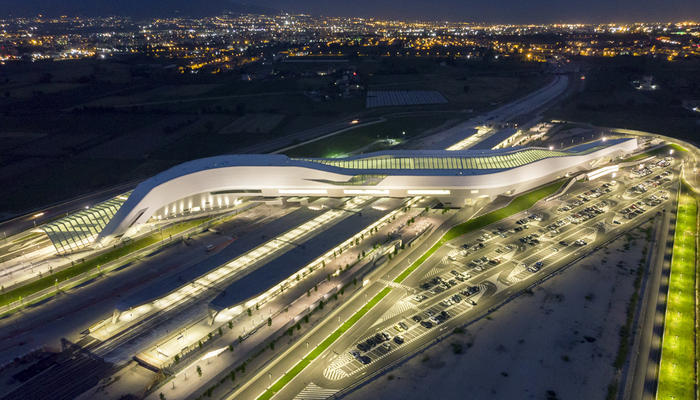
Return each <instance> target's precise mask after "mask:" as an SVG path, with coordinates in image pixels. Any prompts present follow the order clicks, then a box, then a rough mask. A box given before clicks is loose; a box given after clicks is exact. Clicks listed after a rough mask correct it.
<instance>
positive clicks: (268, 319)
mask: <svg viewBox="0 0 700 400" xmlns="http://www.w3.org/2000/svg"><path fill="white" fill-rule="evenodd" d="M267 326H272V318H271V317H268V318H267Z"/></svg>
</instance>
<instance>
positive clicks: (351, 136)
mask: <svg viewBox="0 0 700 400" xmlns="http://www.w3.org/2000/svg"><path fill="white" fill-rule="evenodd" d="M450 119H453V117H452V116H450V114H447V115H444V114H443V115H435V116H422V117H418V116H412V117H398V118H392V119H389V120H387V121H383V122H379V123H376V124H372V125H367V126H360V127H358V128H355V129H350V130H348V131H346V132H343V133H340V134H337V135H334V136H331V137H329V138H326V139H321V140H317V141H315V142H311V143H308V144H305V145H303V146H299V147H296V148H293V149H291V150H289V151H286V152H285V154H286V155H288V156H290V157H329V158H330V157H343V156H345V155H347V154H349V153H351V152H352V151H354V150H357V149H360V148H362V147H365V146H367V145H369V144H371V143H373V142H375V141H377V140H379V139H398V140H406V139H410V138H412V137H416V136H419V135H420V134H422V133H423V132H425V131H426V130H428V129H431V128H436V127H438V126H440V125H442V124H443V123H445V122H446V121H448V120H450ZM404 132H405V133H406V134H405V135H404V134H403V133H404Z"/></svg>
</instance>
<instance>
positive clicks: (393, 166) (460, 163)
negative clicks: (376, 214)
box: [296, 146, 601, 184]
mask: <svg viewBox="0 0 700 400" xmlns="http://www.w3.org/2000/svg"><path fill="white" fill-rule="evenodd" d="M600 147H601V146H596V147H591V148H589V149H586V150H585V151H583V152H580V153H572V152H566V151H557V150H546V149H524V150H519V151H514V152H511V153H502V154H494V155H484V156H477V155H475V156H462V157H459V156H457V157H455V156H454V155H453V154H446V155H445V156H439V155H435V156H431V155H418V156H394V155H382V156H376V157H366V158H361V157H358V158H353V159H347V158H346V159H338V158H332V159H325V158H297V159H296V160H299V161H308V162H312V163H317V164H323V165H329V166H332V167H338V168H343V169H359V170H411V169H429V170H467V169H474V170H484V169H488V170H495V169H509V168H516V167H520V166H522V165H525V164H529V163H532V162H535V161H539V160H542V159H545V158H550V157H564V156H571V155H576V154H585V153H589V152H593V151H595V150H598V149H599V148H600ZM358 184H359V182H358ZM362 184H366V183H362Z"/></svg>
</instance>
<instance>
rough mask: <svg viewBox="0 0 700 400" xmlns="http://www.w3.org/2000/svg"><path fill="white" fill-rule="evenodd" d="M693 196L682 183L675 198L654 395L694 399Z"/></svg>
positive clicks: (695, 205) (694, 246)
mask: <svg viewBox="0 0 700 400" xmlns="http://www.w3.org/2000/svg"><path fill="white" fill-rule="evenodd" d="M697 213H698V208H697V199H696V198H695V196H694V195H693V193H692V192H691V191H690V189H689V187H688V186H687V185H685V184H684V185H683V187H682V190H681V193H680V197H679V200H678V214H677V220H676V232H675V235H674V240H673V256H672V258H671V277H670V282H669V289H668V298H667V306H666V316H665V321H664V335H663V345H662V349H661V365H660V366H659V388H658V392H657V398H658V399H662V400H666V399H669V400H670V399H676V400H683V399H695V385H696V382H697V377H696V370H695V367H696V347H695V345H696V338H695V320H696V318H695V311H696V304H695V279H696V273H697V271H696V263H697V248H696V243H697V242H696V240H697Z"/></svg>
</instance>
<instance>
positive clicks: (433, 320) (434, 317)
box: [411, 310, 451, 329]
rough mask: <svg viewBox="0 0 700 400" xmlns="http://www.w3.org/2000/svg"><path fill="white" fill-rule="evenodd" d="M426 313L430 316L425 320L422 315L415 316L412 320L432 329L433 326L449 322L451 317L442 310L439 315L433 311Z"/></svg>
mask: <svg viewBox="0 0 700 400" xmlns="http://www.w3.org/2000/svg"><path fill="white" fill-rule="evenodd" d="M426 313H427V314H428V316H427V317H426V318H425V319H424V318H423V317H421V316H420V315H414V316H413V317H411V319H412V320H414V321H415V322H418V323H419V324H421V325H422V326H423V327H425V328H428V329H430V328H432V327H433V326H436V325H440V324H441V323H443V322H445V321H447V320H448V319H450V317H451V315H450V313H448V312H447V311H445V310H442V311H440V312H439V313H438V312H435V311H433V310H428V311H426Z"/></svg>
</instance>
